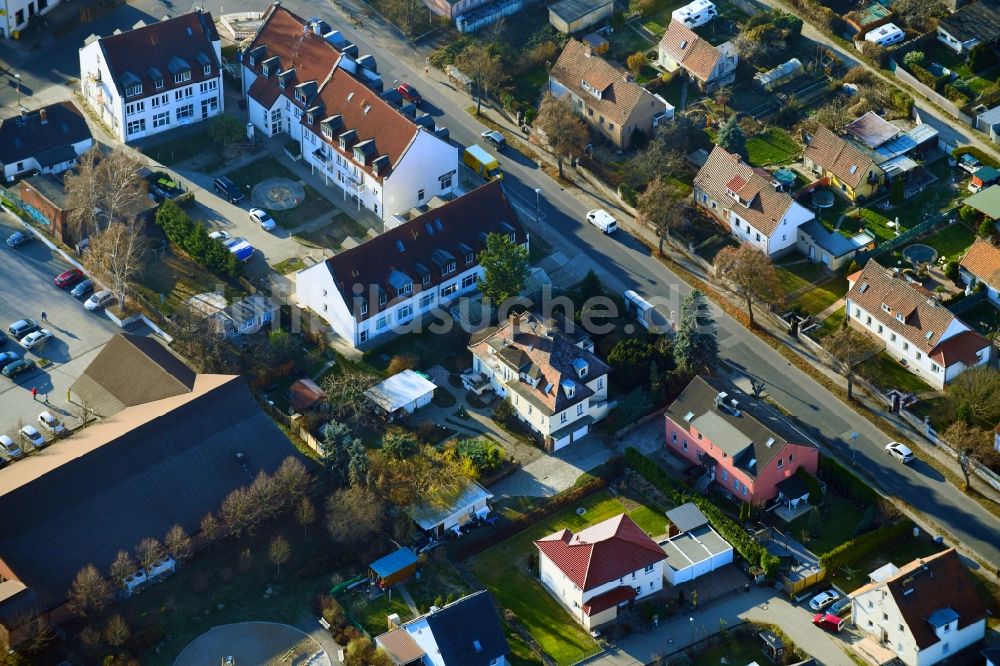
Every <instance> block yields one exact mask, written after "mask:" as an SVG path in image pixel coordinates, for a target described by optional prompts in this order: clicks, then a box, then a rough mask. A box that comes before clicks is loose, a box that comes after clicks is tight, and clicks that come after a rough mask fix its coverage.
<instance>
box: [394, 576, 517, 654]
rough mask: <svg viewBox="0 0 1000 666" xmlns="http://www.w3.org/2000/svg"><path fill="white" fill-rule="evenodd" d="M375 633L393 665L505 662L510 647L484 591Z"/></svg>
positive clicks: (492, 605) (497, 615) (491, 601)
mask: <svg viewBox="0 0 1000 666" xmlns="http://www.w3.org/2000/svg"><path fill="white" fill-rule="evenodd" d="M398 621H399V618H398V617H395V616H393V617H392V618H391V620H390V629H389V631H387V632H386V633H384V634H379V635H378V636H376V637H375V646H376V647H380V648H382V649H383V650H385V651H386V652H388V653H389V657H390V658H391V659H392V663H393V664H395V665H396V666H507V663H508V662H507V655H508V654H509V653H510V646H509V645H508V644H507V637H506V636H505V635H504V631H503V626H502V625H501V624H500V616H499V614H498V613H497V609H496V606H495V605H494V603H493V600H492V598H491V597H490V594H489V592H487V591H486V590H480V591H479V592H473V593H472V594H470V595H468V596H465V597H462V598H461V599H459V600H458V601H453V602H451V603H450V604H448V605H447V606H444V607H442V608H438V607H437V606H431V609H430V611H428V612H427V613H425V614H424V615H421V616H420V617H418V618H416V619H414V620H410V621H409V622H406V623H404V624H399V623H398Z"/></svg>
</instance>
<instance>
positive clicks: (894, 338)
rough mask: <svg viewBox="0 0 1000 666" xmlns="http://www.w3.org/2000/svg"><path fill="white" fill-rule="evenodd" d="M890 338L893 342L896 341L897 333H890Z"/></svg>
mask: <svg viewBox="0 0 1000 666" xmlns="http://www.w3.org/2000/svg"><path fill="white" fill-rule="evenodd" d="M889 340H891V341H892V342H895V341H896V334H895V333H892V334H890V335H889Z"/></svg>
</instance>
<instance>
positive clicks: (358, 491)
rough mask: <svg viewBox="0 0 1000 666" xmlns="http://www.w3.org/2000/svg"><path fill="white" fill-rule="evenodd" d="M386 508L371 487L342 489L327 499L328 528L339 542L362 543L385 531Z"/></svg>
mask: <svg viewBox="0 0 1000 666" xmlns="http://www.w3.org/2000/svg"><path fill="white" fill-rule="evenodd" d="M383 507H384V504H383V501H382V498H381V496H380V495H379V494H377V493H376V492H375V491H374V490H372V489H371V488H367V487H365V486H351V487H350V488H341V489H340V490H338V491H336V492H335V493H333V494H332V495H330V497H329V498H328V499H327V501H326V529H327V531H328V532H329V533H330V537H332V538H333V540H334V541H336V542H337V543H339V544H342V545H344V546H359V545H361V544H364V543H366V542H368V541H370V540H371V539H374V538H375V537H376V536H378V535H379V534H381V532H382V519H383V516H384V511H383Z"/></svg>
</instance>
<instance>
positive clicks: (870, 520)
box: [851, 504, 878, 536]
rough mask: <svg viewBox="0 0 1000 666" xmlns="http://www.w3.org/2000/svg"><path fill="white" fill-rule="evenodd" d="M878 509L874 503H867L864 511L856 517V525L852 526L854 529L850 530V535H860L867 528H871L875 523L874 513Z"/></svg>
mask: <svg viewBox="0 0 1000 666" xmlns="http://www.w3.org/2000/svg"><path fill="white" fill-rule="evenodd" d="M877 511H878V507H877V506H876V505H874V504H870V505H868V508H867V509H865V512H864V513H863V514H861V518H859V519H858V523H857V525H855V526H854V531H853V532H851V536H861V535H862V534H864V533H865V532H867V531H868V530H870V529H871V528H872V525H874V524H875V514H876V512H877Z"/></svg>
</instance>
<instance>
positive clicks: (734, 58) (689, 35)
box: [657, 20, 740, 92]
mask: <svg viewBox="0 0 1000 666" xmlns="http://www.w3.org/2000/svg"><path fill="white" fill-rule="evenodd" d="M657 58H658V61H659V64H660V66H661V67H663V68H664V69H666V70H667V71H668V72H676V71H677V70H678V69H683V70H684V71H685V72H687V73H688V75H689V76H690V77H691V78H692V79H693V80H694V81H695V82H697V84H698V87H699V88H701V89H702V91H704V92H711V91H713V90H715V89H717V88H721V87H723V86H728V85H731V84H732V83H733V82H735V81H736V66H737V65H738V64H739V62H740V56H739V53H737V51H736V47H734V46H733V45H732V44H731V43H729V42H724V43H722V44H719V45H718V46H712V45H711V44H710V43H708V42H707V41H705V40H704V39H702V38H701V37H699V36H698V34H697V33H696V32H695V31H694V30H692V29H691V28H688V27H687V26H685V25H684V24H683V23H681V22H680V21H677V20H673V21H671V22H670V26H669V27H668V28H667V31H666V32H665V33H663V38H662V39H661V40H660V45H659V48H658V49H657Z"/></svg>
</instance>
